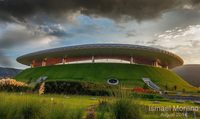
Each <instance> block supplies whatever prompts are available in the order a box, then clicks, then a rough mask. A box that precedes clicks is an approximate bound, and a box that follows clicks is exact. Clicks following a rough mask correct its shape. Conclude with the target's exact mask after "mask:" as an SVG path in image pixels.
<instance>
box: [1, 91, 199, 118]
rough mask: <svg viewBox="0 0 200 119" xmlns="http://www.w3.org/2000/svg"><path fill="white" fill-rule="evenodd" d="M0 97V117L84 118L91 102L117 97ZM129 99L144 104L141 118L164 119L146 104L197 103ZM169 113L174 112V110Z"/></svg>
mask: <svg viewBox="0 0 200 119" xmlns="http://www.w3.org/2000/svg"><path fill="white" fill-rule="evenodd" d="M0 100H1V101H0V119H85V116H86V114H87V109H88V108H89V107H91V106H93V105H96V106H98V104H99V100H107V101H108V102H109V103H111V104H112V103H114V102H115V101H116V100H117V97H91V96H76V95H40V96H39V95H37V94H25V93H3V92H1V93H0ZM132 100H133V101H135V102H136V103H137V104H139V105H140V108H141V107H147V108H141V109H142V113H143V118H142V119H165V118H164V117H160V114H161V113H164V112H149V111H148V106H198V105H195V104H194V103H192V102H184V103H176V102H175V101H159V103H155V101H151V100H145V99H132ZM121 108H123V107H121ZM121 108H120V109H121ZM109 113H111V112H109ZM168 113H170V114H171V113H172V114H173V112H168ZM197 113H199V112H197ZM198 116H200V115H198ZM92 119H93V118H92ZM95 119H96V118H95ZM97 119H98V118H97ZM103 119H110V118H103ZM166 119H167V118H166Z"/></svg>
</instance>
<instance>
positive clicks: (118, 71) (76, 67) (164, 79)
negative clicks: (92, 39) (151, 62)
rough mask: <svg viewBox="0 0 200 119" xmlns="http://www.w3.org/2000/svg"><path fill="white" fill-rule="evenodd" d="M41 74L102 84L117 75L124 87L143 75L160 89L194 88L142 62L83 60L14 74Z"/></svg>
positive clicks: (34, 77) (30, 76)
mask: <svg viewBox="0 0 200 119" xmlns="http://www.w3.org/2000/svg"><path fill="white" fill-rule="evenodd" d="M40 76H48V79H47V80H70V81H74V80H75V81H87V82H95V83H105V84H106V81H107V80H108V79H109V78H117V79H118V80H119V82H120V84H121V85H124V86H126V87H130V88H132V87H139V86H140V87H143V86H144V83H143V81H142V79H141V78H142V77H146V78H150V79H151V80H152V81H153V82H154V83H156V84H157V85H158V86H160V87H161V88H163V89H165V88H166V87H167V88H168V90H173V89H174V86H176V87H177V90H183V89H185V90H186V91H193V90H197V89H196V88H194V87H192V86H191V85H189V84H188V83H187V82H185V81H184V80H182V79H181V78H180V77H179V76H177V75H176V74H175V73H173V72H171V71H169V70H166V69H163V68H156V67H151V66H145V65H135V64H120V63H84V64H66V65H54V66H46V67H37V68H29V69H26V70H24V71H23V72H21V73H20V74H19V75H17V76H16V77H15V79H17V80H20V81H25V82H28V80H30V79H32V80H37V79H38V78H39V77H40Z"/></svg>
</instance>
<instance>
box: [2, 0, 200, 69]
mask: <svg viewBox="0 0 200 119" xmlns="http://www.w3.org/2000/svg"><path fill="white" fill-rule="evenodd" d="M90 43H126V44H135V45H145V46H151V47H155V48H161V49H165V50H168V51H171V52H173V53H176V54H178V55H179V56H181V57H182V58H183V60H184V61H185V64H198V63H200V60H199V59H200V0H0V66H3V67H15V68H26V67H25V66H24V65H21V64H20V63H17V62H16V58H17V57H18V56H21V55H23V54H26V53H30V52H34V51H38V50H43V49H49V48H55V47H61V46H69V45H77V44H90Z"/></svg>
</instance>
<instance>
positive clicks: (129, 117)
mask: <svg viewBox="0 0 200 119" xmlns="http://www.w3.org/2000/svg"><path fill="white" fill-rule="evenodd" d="M111 112H112V118H113V119H142V114H141V111H140V109H139V106H138V105H137V104H135V103H134V102H133V101H132V100H130V99H126V98H124V99H123V98H122V99H119V100H117V101H116V102H115V103H114V104H113V106H112V108H111Z"/></svg>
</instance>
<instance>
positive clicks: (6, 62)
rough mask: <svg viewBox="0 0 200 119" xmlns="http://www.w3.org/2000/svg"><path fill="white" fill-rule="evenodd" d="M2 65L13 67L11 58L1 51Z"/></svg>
mask: <svg viewBox="0 0 200 119" xmlns="http://www.w3.org/2000/svg"><path fill="white" fill-rule="evenodd" d="M0 65H2V66H11V65H12V63H11V61H10V58H9V57H7V56H6V55H5V53H4V52H1V51H0Z"/></svg>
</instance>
